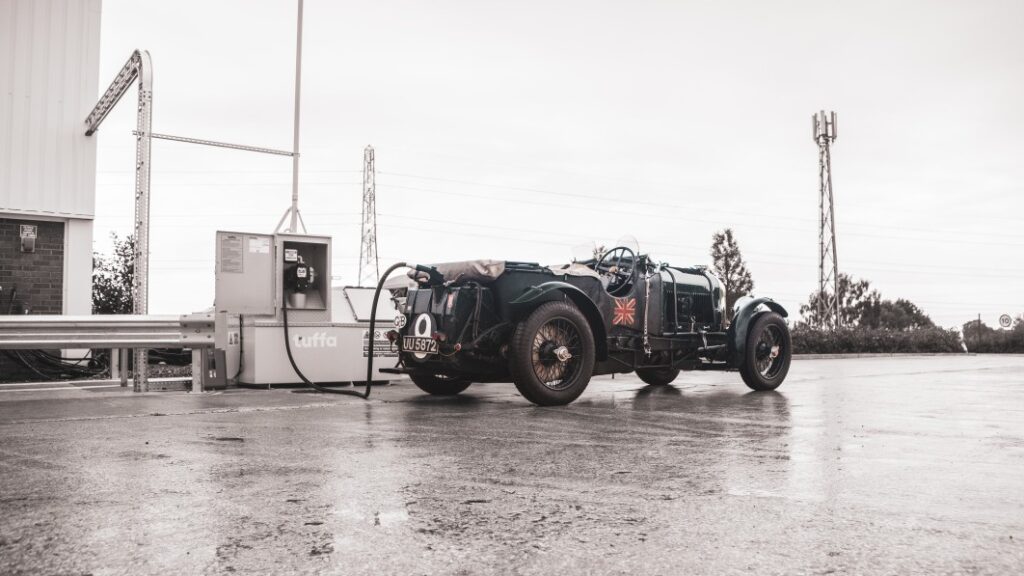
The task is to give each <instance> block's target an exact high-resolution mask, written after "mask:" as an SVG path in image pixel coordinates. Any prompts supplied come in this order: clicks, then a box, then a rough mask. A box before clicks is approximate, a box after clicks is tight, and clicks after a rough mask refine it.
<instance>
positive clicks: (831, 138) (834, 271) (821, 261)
mask: <svg viewBox="0 0 1024 576" xmlns="http://www.w3.org/2000/svg"><path fill="white" fill-rule="evenodd" d="M812 124H813V129H814V141H815V143H817V144H818V310H817V313H818V323H819V327H829V328H839V327H840V326H842V310H841V307H842V294H840V291H839V259H838V256H837V255H836V212H835V204H834V202H833V196H832V152H831V144H832V142H835V140H836V126H837V123H836V113H835V112H830V113H829V114H826V113H825V111H824V110H822V111H821V112H818V113H817V114H815V115H814V116H813V117H812Z"/></svg>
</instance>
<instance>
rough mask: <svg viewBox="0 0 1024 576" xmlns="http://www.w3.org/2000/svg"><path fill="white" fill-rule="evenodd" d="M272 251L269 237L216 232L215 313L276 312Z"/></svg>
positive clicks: (268, 235)
mask: <svg viewBox="0 0 1024 576" xmlns="http://www.w3.org/2000/svg"><path fill="white" fill-rule="evenodd" d="M273 248H274V235H273V234H252V233H248V232H217V269H216V287H215V294H216V301H215V302H214V305H215V306H216V309H217V312H231V313H233V314H257V315H273V314H274V313H275V312H276V307H277V304H276V299H277V290H276V289H275V288H276V286H275V284H274V281H273V279H274V250H273Z"/></svg>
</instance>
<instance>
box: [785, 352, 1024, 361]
mask: <svg viewBox="0 0 1024 576" xmlns="http://www.w3.org/2000/svg"><path fill="white" fill-rule="evenodd" d="M977 355H978V353H977V352H866V353H852V354H793V359H794V360H843V359H847V358H909V357H914V356H977ZM999 356H1024V354H999Z"/></svg>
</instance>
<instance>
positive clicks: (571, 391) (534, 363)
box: [509, 301, 594, 406]
mask: <svg viewBox="0 0 1024 576" xmlns="http://www.w3.org/2000/svg"><path fill="white" fill-rule="evenodd" d="M563 347H564V348H565V352H568V353H569V354H570V355H571V357H570V358H568V359H566V360H560V359H559V357H558V353H559V351H560V350H561V348H563ZM509 369H510V371H511V372H512V380H513V381H514V382H515V384H516V388H518V389H519V393H520V394H522V395H523V397H524V398H526V399H527V400H529V401H530V402H533V403H534V404H538V405H540V406H561V405H564V404H568V403H570V402H572V401H573V400H575V399H576V398H578V397H579V395H580V394H582V393H583V391H584V390H585V389H586V388H587V384H589V383H590V377H591V376H592V375H593V373H594V335H593V334H592V333H591V332H590V324H588V323H587V319H586V318H585V317H584V316H583V314H582V313H581V312H580V311H579V309H578V308H576V306H574V305H573V304H572V303H570V302H565V301H562V302H548V303H546V304H541V305H540V306H538V307H537V309H536V310H534V311H533V312H532V313H531V314H530V316H529V317H527V318H526V320H524V321H522V322H520V323H519V325H517V326H516V329H515V331H514V332H513V333H512V342H511V346H510V347H509Z"/></svg>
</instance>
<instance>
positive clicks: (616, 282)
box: [594, 246, 636, 296]
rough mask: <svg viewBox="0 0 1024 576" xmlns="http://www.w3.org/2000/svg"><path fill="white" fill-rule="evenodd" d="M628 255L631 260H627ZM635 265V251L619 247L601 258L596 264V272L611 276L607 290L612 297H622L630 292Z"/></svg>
mask: <svg viewBox="0 0 1024 576" xmlns="http://www.w3.org/2000/svg"><path fill="white" fill-rule="evenodd" d="M627 255H629V258H626V256H627ZM635 264H636V254H635V253H634V252H633V250H631V249H630V248H628V247H626V246H617V247H615V248H612V249H611V250H609V251H607V252H605V253H604V255H602V256H601V258H600V259H599V260H598V261H597V264H594V271H595V272H597V273H599V274H608V275H609V276H611V279H610V280H609V281H608V287H607V288H606V290H607V291H608V293H609V294H611V295H612V296H622V295H624V294H625V293H627V292H629V289H630V287H631V282H630V280H632V279H633V270H634V266H635Z"/></svg>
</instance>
